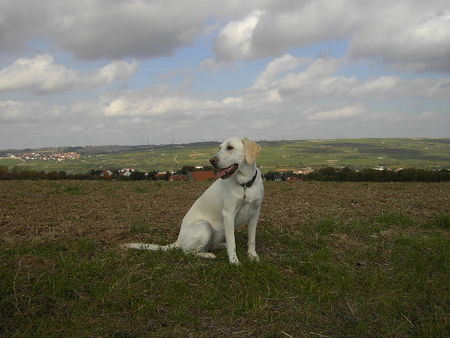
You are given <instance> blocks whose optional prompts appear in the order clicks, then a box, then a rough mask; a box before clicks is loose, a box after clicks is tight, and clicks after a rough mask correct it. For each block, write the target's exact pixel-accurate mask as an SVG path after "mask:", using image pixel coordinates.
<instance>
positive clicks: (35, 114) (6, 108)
mask: <svg viewBox="0 0 450 338" xmlns="http://www.w3.org/2000/svg"><path fill="white" fill-rule="evenodd" d="M64 110H65V107H63V106H49V105H45V104H42V103H39V102H22V101H14V100H6V101H0V121H1V122H2V123H17V122H27V123H34V122H37V121H50V120H55V119H58V118H60V117H61V116H62V114H63V111H64Z"/></svg>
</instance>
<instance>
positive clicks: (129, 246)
mask: <svg viewBox="0 0 450 338" xmlns="http://www.w3.org/2000/svg"><path fill="white" fill-rule="evenodd" d="M121 247H122V248H127V249H138V250H152V251H159V250H161V251H167V250H172V249H175V248H178V247H179V246H178V242H175V243H172V244H168V245H158V244H146V243H125V244H122V245H121Z"/></svg>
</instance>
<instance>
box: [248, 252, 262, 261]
mask: <svg viewBox="0 0 450 338" xmlns="http://www.w3.org/2000/svg"><path fill="white" fill-rule="evenodd" d="M247 256H248V258H249V259H250V260H251V261H253V262H259V256H258V254H257V253H256V252H250V251H249V252H247Z"/></svg>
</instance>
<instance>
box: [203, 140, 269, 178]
mask: <svg viewBox="0 0 450 338" xmlns="http://www.w3.org/2000/svg"><path fill="white" fill-rule="evenodd" d="M260 150H261V147H260V146H259V145H258V144H257V143H255V142H253V141H252V140H250V139H248V138H240V137H233V138H230V139H228V140H226V141H225V142H223V143H222V144H221V145H220V146H219V152H218V153H217V154H216V155H214V157H213V158H211V159H210V160H209V162H210V163H211V165H212V166H213V167H214V169H215V170H216V175H217V177H219V178H223V179H225V178H228V177H230V176H232V175H233V174H234V173H235V172H237V171H238V170H239V168H241V167H242V166H246V165H247V166H248V165H254V163H255V159H256V156H258V154H259V152H260Z"/></svg>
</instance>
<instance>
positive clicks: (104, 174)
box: [100, 170, 112, 177]
mask: <svg viewBox="0 0 450 338" xmlns="http://www.w3.org/2000/svg"><path fill="white" fill-rule="evenodd" d="M100 176H101V177H111V176H112V171H111V170H103V171H102V172H101V173H100Z"/></svg>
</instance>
